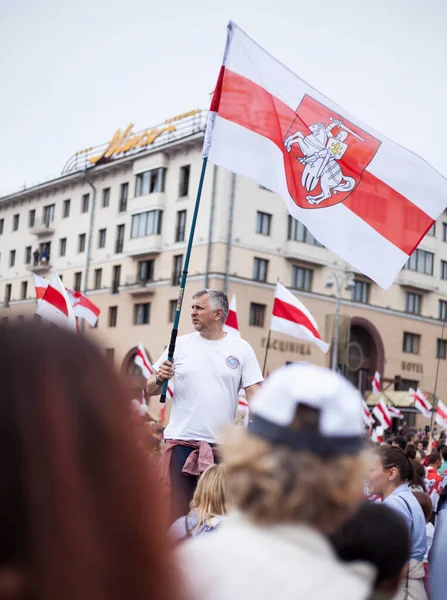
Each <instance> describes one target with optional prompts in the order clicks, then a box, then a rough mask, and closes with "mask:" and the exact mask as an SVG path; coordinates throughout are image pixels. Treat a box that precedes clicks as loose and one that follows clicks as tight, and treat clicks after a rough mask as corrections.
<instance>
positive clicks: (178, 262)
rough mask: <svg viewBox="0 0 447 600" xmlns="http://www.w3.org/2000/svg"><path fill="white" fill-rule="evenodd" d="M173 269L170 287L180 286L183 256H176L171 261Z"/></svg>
mask: <svg viewBox="0 0 447 600" xmlns="http://www.w3.org/2000/svg"><path fill="white" fill-rule="evenodd" d="M173 264H174V268H173V270H172V285H180V280H181V278H182V269H183V254H177V256H174V259H173Z"/></svg>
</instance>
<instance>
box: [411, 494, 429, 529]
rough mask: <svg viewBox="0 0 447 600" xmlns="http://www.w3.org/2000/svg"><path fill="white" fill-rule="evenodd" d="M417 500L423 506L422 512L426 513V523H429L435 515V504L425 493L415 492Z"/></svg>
mask: <svg viewBox="0 0 447 600" xmlns="http://www.w3.org/2000/svg"><path fill="white" fill-rule="evenodd" d="M413 494H414V496H415V497H416V500H417V501H418V502H419V504H420V505H421V508H422V510H423V511H424V517H425V522H426V523H427V522H428V521H429V520H430V519H431V516H432V514H433V503H432V501H431V498H430V496H429V495H428V494H425V493H424V492H413Z"/></svg>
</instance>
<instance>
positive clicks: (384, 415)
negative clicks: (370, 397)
mask: <svg viewBox="0 0 447 600" xmlns="http://www.w3.org/2000/svg"><path fill="white" fill-rule="evenodd" d="M373 415H374V416H375V417H376V418H377V419H378V421H379V423H380V425H381V426H382V427H383V429H384V430H385V429H389V428H390V427H391V425H392V424H393V421H392V419H391V415H390V413H389V410H388V407H387V405H386V404H385V400H384V399H383V398H380V400H379V402H378V403H377V404H376V406H375V407H374V410H373Z"/></svg>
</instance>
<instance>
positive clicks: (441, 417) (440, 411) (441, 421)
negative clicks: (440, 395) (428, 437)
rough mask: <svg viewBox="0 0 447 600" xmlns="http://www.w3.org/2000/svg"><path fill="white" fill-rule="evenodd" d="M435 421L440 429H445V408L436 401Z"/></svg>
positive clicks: (446, 413)
mask: <svg viewBox="0 0 447 600" xmlns="http://www.w3.org/2000/svg"><path fill="white" fill-rule="evenodd" d="M435 420H436V423H437V424H438V425H439V426H440V427H442V428H443V429H447V406H446V405H445V404H444V402H443V401H442V400H438V405H437V406H436V417H435Z"/></svg>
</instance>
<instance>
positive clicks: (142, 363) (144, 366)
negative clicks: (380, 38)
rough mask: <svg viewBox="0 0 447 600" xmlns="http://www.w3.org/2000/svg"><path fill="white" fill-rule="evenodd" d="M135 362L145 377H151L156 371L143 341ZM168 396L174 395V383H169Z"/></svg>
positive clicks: (139, 345) (139, 346)
mask: <svg viewBox="0 0 447 600" xmlns="http://www.w3.org/2000/svg"><path fill="white" fill-rule="evenodd" d="M134 363H135V364H136V365H138V366H139V367H140V369H141V372H142V373H143V377H145V378H146V379H149V377H150V376H151V375H152V374H153V373H154V369H153V367H152V364H151V361H150V360H149V357H148V355H147V353H146V350H145V349H144V346H143V344H142V343H141V342H140V343H139V344H138V348H137V353H136V354H135V358H134ZM143 396H144V390H143ZM167 397H168V398H173V397H174V387H173V385H172V383H170V384H169V385H168V390H167Z"/></svg>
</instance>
